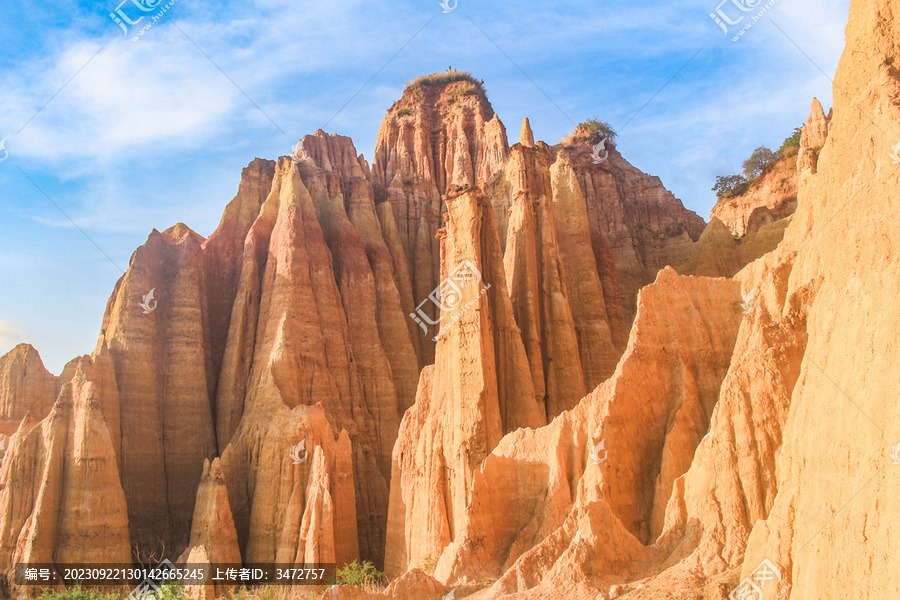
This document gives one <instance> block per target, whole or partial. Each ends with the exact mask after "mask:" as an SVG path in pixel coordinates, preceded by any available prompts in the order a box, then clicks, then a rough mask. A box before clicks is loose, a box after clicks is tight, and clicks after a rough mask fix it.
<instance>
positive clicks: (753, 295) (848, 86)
mask: <svg viewBox="0 0 900 600" xmlns="http://www.w3.org/2000/svg"><path fill="white" fill-rule="evenodd" d="M897 14H900V0H852V2H851V7H850V19H849V23H848V26H847V30H846V33H847V48H846V50H845V52H844V54H843V56H842V58H841V61H840V65H839V68H838V71H837V74H836V76H835V90H836V91H835V94H834V107H833V110H832V114H831V117H830V118H826V117H825V112H824V111H823V109H822V106H821V105H820V104H819V102H818V101H814V102H813V105H812V109H811V114H810V117H809V120H808V121H807V124H806V127H805V128H804V131H803V137H802V139H801V147H800V151H799V153H798V155H797V157H796V159H795V160H792V161H789V162H788V161H785V162H784V163H783V164H781V165H780V166H779V167H778V169H780V170H778V172H777V173H774V174H771V176H770V178H771V179H772V180H771V181H768V182H763V183H762V184H761V186H760V187H759V188H758V189H756V190H754V191H753V193H752V194H753V197H752V198H750V197H749V196H748V197H744V198H742V199H741V200H740V201H739V202H736V204H737V205H736V206H721V207H717V209H715V210H714V213H713V216H714V218H712V219H711V222H710V223H709V224H708V225H706V224H704V222H703V220H702V219H701V218H700V217H698V216H697V215H695V214H694V213H692V212H690V211H688V210H686V209H685V208H684V207H683V206H682V205H681V203H680V201H678V200H677V199H676V198H675V197H674V196H672V194H671V193H669V192H668V191H667V190H666V189H665V188H664V187H663V185H662V183H661V182H660V181H659V180H658V179H656V178H654V177H652V176H649V175H646V174H644V173H642V172H640V171H639V170H638V169H636V168H635V167H633V166H632V165H630V164H629V163H628V162H627V161H626V160H625V159H624V158H623V157H622V156H621V154H619V152H618V151H617V150H616V149H615V148H614V147H611V148H610V149H609V156H608V160H606V161H604V162H602V163H600V164H595V162H594V161H593V160H592V159H591V156H590V154H591V144H590V140H589V139H585V138H583V137H578V136H575V137H574V138H572V139H571V140H570V141H571V143H567V145H566V146H563V145H554V146H551V145H548V144H546V143H544V142H541V141H535V140H534V136H533V134H532V131H531V128H530V125H529V123H528V121H527V120H526V121H525V123H524V124H523V126H522V131H521V134H520V138H519V141H518V143H515V144H512V145H510V144H509V143H508V140H507V134H506V129H505V126H504V125H503V123H502V122H501V121H500V119H499V117H498V115H496V114H495V113H494V111H493V109H492V108H491V106H490V103H489V102H488V100H487V96H486V94H485V91H484V88H483V86H482V85H481V84H480V83H479V82H477V81H475V80H473V79H471V78H468V77H460V78H457V80H455V81H450V82H446V81H444V80H439V79H435V78H431V79H430V78H422V79H420V80H416V82H414V83H413V84H412V85H410V86H409V87H408V88H407V90H406V92H405V93H404V95H403V98H401V99H400V100H399V101H398V102H397V103H395V104H394V106H392V107H391V108H390V110H389V111H388V113H387V114H386V115H385V117H384V120H383V122H382V124H381V128H380V131H379V136H378V142H377V146H376V150H375V155H374V156H375V158H374V160H373V162H372V164H371V165H370V164H369V163H368V162H367V161H366V160H365V158H364V157H363V156H362V155H360V154H359V153H358V152H357V150H356V148H355V147H354V145H353V143H352V141H351V140H350V139H349V138H347V137H343V136H339V135H328V134H326V133H325V132H323V131H317V132H315V133H314V134H313V135H307V136H305V137H304V138H303V140H302V141H303V145H302V147H303V152H302V153H301V154H298V155H297V156H294V157H281V158H279V159H278V160H277V161H270V160H264V159H256V160H254V161H253V162H252V163H251V164H250V165H249V166H248V167H247V168H245V169H244V171H243V174H242V178H241V183H240V186H239V189H238V192H237V195H236V196H235V198H234V199H233V200H232V201H231V202H230V203H228V205H227V207H226V208H225V212H224V214H223V216H222V219H221V222H220V224H219V226H218V228H217V229H216V231H215V232H214V233H212V234H211V235H210V236H209V237H208V238H204V237H202V236H200V235H198V234H197V233H195V232H193V231H191V230H190V229H189V228H188V227H187V226H185V225H183V224H178V225H175V226H174V227H172V228H170V229H168V230H166V231H163V232H159V231H155V230H154V231H153V232H152V233H151V235H150V236H149V238H148V239H147V242H146V243H145V244H144V245H143V246H141V247H140V248H138V250H137V251H135V253H134V254H133V256H132V258H131V261H130V265H129V268H128V270H127V272H126V273H125V274H124V275H123V277H122V278H121V279H120V280H119V281H118V283H117V284H116V287H115V289H114V290H113V293H112V295H111V297H110V299H109V302H108V304H107V308H106V312H105V314H104V317H103V325H102V329H101V332H100V336H99V339H98V342H97V346H96V348H95V349H94V351H93V352H92V353H91V354H90V355H88V356H82V357H78V358H76V359H74V360H73V361H71V362H70V363H69V364H68V365H66V367H65V369H64V370H63V372H62V373H61V374H60V375H59V376H55V375H53V374H51V373H49V372H48V371H47V370H46V369H45V368H44V367H43V365H42V363H41V359H40V357H39V355H38V353H37V351H36V350H35V349H33V348H31V347H30V346H28V345H20V346H18V347H16V348H15V349H14V350H12V351H11V352H10V353H8V354H6V355H5V356H3V357H0V442H2V444H0V456H2V464H0V567H2V575H3V577H5V580H6V584H7V588H9V587H10V586H12V581H13V576H14V571H15V565H16V564H17V563H23V562H34V563H36V562H69V563H77V562H95V563H97V562H123V563H124V562H132V561H136V562H149V561H152V560H155V559H158V558H160V557H166V558H169V559H170V560H172V561H182V562H191V563H194V562H199V563H204V562H209V563H233V562H244V563H261V562H279V563H304V562H307V563H309V562H325V563H337V564H338V565H344V564H347V563H350V562H351V561H353V560H368V561H371V562H373V563H374V564H375V565H376V566H377V567H378V568H380V569H383V570H384V571H385V572H386V574H387V576H388V578H389V579H390V580H392V582H391V583H390V585H388V586H387V587H386V588H385V589H384V590H382V591H381V592H379V593H377V594H376V593H374V592H371V591H366V590H363V589H359V588H355V587H352V586H336V587H333V588H331V589H328V590H325V591H324V593H323V596H322V597H323V598H332V599H334V600H338V599H341V598H348V599H349V598H358V599H363V598H369V599H372V598H385V599H407V598H408V599H413V598H435V599H437V598H441V597H444V596H445V595H447V594H452V595H453V596H452V597H453V598H462V597H471V598H473V599H485V600H486V599H493V598H501V597H502V598H518V599H523V600H524V599H537V598H551V599H554V598H555V599H560V600H562V599H566V600H573V599H582V598H584V599H588V598H591V599H594V598H603V599H612V598H619V597H627V598H630V599H646V600H656V599H659V600H661V599H669V598H678V599H685V600H689V599H690V600H693V599H696V598H710V599H720V600H722V599H724V598H726V597H729V594H732V593H733V592H734V590H736V589H737V590H740V588H741V586H744V585H745V584H746V582H747V581H752V582H754V585H756V584H762V585H761V588H760V589H759V590H758V592H756V593H757V596H754V597H759V598H766V599H769V600H771V599H774V598H779V599H790V598H795V599H797V600H799V599H802V598H873V599H880V598H891V597H893V596H894V595H896V593H897V592H898V591H900V559H897V558H894V554H893V553H892V552H891V551H890V548H891V547H892V545H891V542H890V540H891V539H894V538H895V537H896V536H897V534H898V531H897V529H898V527H900V525H898V524H897V522H896V521H895V520H894V519H893V518H892V517H893V516H894V514H895V513H896V511H895V510H894V509H893V508H892V507H893V506H894V505H895V501H894V493H895V492H896V489H897V477H900V466H898V464H900V412H898V411H897V408H896V406H897V403H896V401H895V400H894V399H893V398H894V396H895V395H896V390H897V374H896V368H895V367H896V365H897V364H898V363H900V356H898V353H900V346H898V344H897V342H896V338H897V335H898V333H900V312H898V310H897V303H896V287H897V282H898V280H900V259H898V252H897V251H896V248H897V247H898V246H900V228H898V227H897V226H896V222H897V221H898V220H900V203H898V202H897V194H896V190H897V189H898V183H900V181H898V180H900V165H897V164H895V163H894V161H893V160H892V158H891V155H890V150H891V148H892V147H893V146H894V145H895V144H896V142H897V139H900V126H898V123H900V77H898V74H897V71H896V68H895V67H894V66H893V65H894V63H895V61H896V59H897V56H898V50H900V20H895V19H894V18H893V16H894V15H897ZM445 79H446V78H445ZM804 101H808V99H805V100H804ZM782 171H783V172H782ZM782 180H789V181H788V183H784V182H783V181H782ZM794 196H796V197H794ZM786 202H788V203H792V204H791V206H790V207H789V208H785V207H786V204H785V203H786ZM791 213H792V214H791ZM151 289H154V290H155V298H156V301H157V305H156V306H155V308H154V309H153V310H147V308H146V307H145V308H142V306H141V303H142V302H143V298H144V296H145V295H146V294H147V292H149V291H150V290H151ZM895 463H897V464H895ZM764 561H768V563H764ZM760 564H767V565H771V566H772V567H774V568H775V569H776V571H774V572H773V574H772V575H771V577H769V578H767V580H766V581H758V580H755V579H754V574H756V573H758V571H757V569H758V567H759V565H760ZM891 565H893V566H891ZM226 592H228V590H227V589H226V588H222V587H216V586H213V585H208V586H205V587H203V588H202V589H199V590H194V591H193V592H192V593H194V595H195V597H202V598H210V599H211V598H214V597H216V596H218V595H221V594H223V593H226Z"/></svg>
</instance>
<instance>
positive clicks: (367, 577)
mask: <svg viewBox="0 0 900 600" xmlns="http://www.w3.org/2000/svg"><path fill="white" fill-rule="evenodd" d="M382 581H384V573H382V572H381V571H379V570H378V569H376V568H375V565H373V564H372V563H370V562H369V561H367V560H364V561H363V562H362V563H360V562H359V561H356V560H354V561H353V562H352V563H350V564H347V565H344V566H343V567H340V568H339V569H338V570H337V582H338V585H355V586H357V587H364V586H366V585H370V584H378V583H381V582H382Z"/></svg>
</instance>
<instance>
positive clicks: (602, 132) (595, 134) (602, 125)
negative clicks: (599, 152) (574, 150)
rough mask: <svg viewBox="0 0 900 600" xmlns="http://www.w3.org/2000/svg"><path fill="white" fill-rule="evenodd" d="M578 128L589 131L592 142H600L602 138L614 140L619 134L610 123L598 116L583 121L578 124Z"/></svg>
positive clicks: (589, 138)
mask: <svg viewBox="0 0 900 600" xmlns="http://www.w3.org/2000/svg"><path fill="white" fill-rule="evenodd" d="M578 129H581V130H583V131H584V132H586V133H587V135H588V140H589V141H590V142H591V143H594V142H599V141H600V140H602V139H607V140H609V141H614V140H615V139H616V136H617V135H618V134H617V133H616V131H615V130H614V129H613V128H612V126H611V125H610V124H609V123H607V122H606V121H601V120H600V119H597V118H593V119H588V120H587V121H582V122H581V123H579V124H578Z"/></svg>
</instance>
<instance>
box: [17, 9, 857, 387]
mask: <svg viewBox="0 0 900 600" xmlns="http://www.w3.org/2000/svg"><path fill="white" fill-rule="evenodd" d="M759 1H760V0H728V2H727V4H724V5H722V11H724V12H725V13H726V14H727V15H729V17H730V18H731V19H733V20H734V19H736V18H737V17H738V16H739V15H742V14H754V12H749V13H743V12H741V11H740V10H738V9H737V8H736V5H735V4H733V3H739V2H744V5H745V6H756V3H757V2H759ZM140 2H143V3H144V6H145V7H150V8H152V10H150V11H149V12H142V11H141V10H139V9H138V8H137V6H136V3H140ZM169 2H172V0H126V2H125V3H123V4H121V5H120V4H119V0H116V1H110V2H106V1H105V0H104V1H98V2H78V1H74V0H58V1H56V2H54V3H52V4H51V3H48V2H45V1H38V0H21V1H19V2H5V3H3V4H2V6H0V41H2V48H3V49H2V52H3V55H4V60H2V61H0V107H2V110H0V139H4V138H5V140H6V141H5V150H2V149H0V160H2V162H0V354H2V353H5V352H6V351H8V350H9V349H11V348H12V347H13V346H14V345H15V344H17V343H19V342H22V341H28V342H31V343H32V344H34V345H35V347H37V348H38V350H39V351H40V352H41V355H42V357H43V358H44V361H45V364H46V365H47V367H48V368H50V369H51V370H52V371H53V372H55V373H58V372H59V371H60V370H61V368H62V366H63V365H64V364H65V362H67V361H68V360H69V359H71V358H73V357H75V356H77V355H79V354H85V353H89V352H90V351H91V350H92V349H93V347H94V345H95V343H96V339H97V335H98V334H99V330H100V323H101V317H102V314H103V310H104V308H105V305H106V301H107V299H108V297H109V295H110V293H111V292H112V288H113V285H114V283H115V281H116V279H118V277H119V276H121V274H122V272H121V270H120V269H121V268H125V267H126V266H127V265H128V259H129V256H130V255H131V253H132V252H133V251H134V249H135V248H136V247H137V246H139V245H140V244H142V243H143V242H144V240H145V239H146V237H147V234H148V233H149V232H150V231H151V229H153V228H157V229H160V230H161V229H165V228H167V227H169V226H171V225H173V224H174V223H176V222H184V223H187V224H188V225H189V226H190V227H191V228H193V229H194V230H195V231H197V232H199V233H200V234H202V235H209V234H210V233H212V231H213V230H214V229H215V226H216V224H217V223H218V220H219V217H220V216H221V213H222V209H223V208H224V206H225V204H226V202H227V201H228V200H230V199H231V198H232V197H233V196H234V193H235V191H236V189H237V184H238V181H239V179H240V173H241V168H242V167H244V166H246V165H247V163H249V162H250V161H251V160H253V158H255V157H267V158H276V157H277V156H279V155H285V154H288V153H289V151H290V148H291V146H292V145H293V144H295V143H296V141H297V139H299V138H300V137H301V136H302V135H303V134H306V133H312V132H313V131H315V130H317V129H319V128H324V129H325V130H326V131H327V132H329V133H332V132H336V133H341V134H344V135H349V136H351V137H352V138H353V140H354V142H355V144H356V147H357V149H358V150H359V151H360V152H362V153H363V154H365V156H366V157H367V158H368V159H370V160H371V156H372V150H373V148H374V145H375V138H376V135H377V133H378V126H379V124H380V121H381V118H382V116H383V115H384V112H385V111H386V109H387V108H388V107H389V106H390V105H391V103H392V102H393V101H394V100H396V99H397V98H399V97H400V95H401V94H402V91H403V87H404V85H405V83H406V82H407V81H408V80H410V79H412V78H414V77H416V76H418V75H422V74H426V73H432V72H436V71H441V70H444V69H446V68H447V67H448V66H452V67H454V68H457V69H465V70H468V71H471V72H472V73H473V74H474V75H475V76H476V77H479V78H483V79H484V80H485V85H486V87H487V90H488V95H489V98H490V100H491V103H492V104H493V106H494V109H495V110H496V111H497V112H498V113H499V115H500V118H501V119H502V120H503V122H504V123H505V124H506V126H507V129H508V131H509V136H510V138H511V141H515V140H516V139H518V132H519V127H520V124H521V120H522V117H525V116H528V117H529V118H530V120H531V123H532V127H533V129H534V133H535V137H536V138H539V139H543V140H545V141H547V142H550V143H552V142H555V141H557V140H558V139H559V138H561V137H562V136H563V135H564V134H565V133H567V132H568V131H570V130H571V129H572V128H573V122H577V121H581V120H584V119H585V118H588V117H594V116H596V117H598V118H601V119H603V120H606V121H608V122H610V123H611V124H612V125H613V127H614V128H616V129H617V130H618V131H619V141H618V148H619V150H620V151H621V152H622V154H623V155H624V156H625V158H627V159H628V160H629V161H630V162H631V163H632V164H634V165H635V166H637V167H638V168H640V169H642V170H643V171H645V172H647V173H651V174H654V175H658V176H659V177H660V178H661V180H662V181H663V183H664V184H665V185H666V187H668V188H669V189H670V190H672V191H673V192H674V193H675V195H676V196H678V197H679V198H681V200H682V201H683V202H684V204H685V205H686V206H687V207H688V208H690V209H692V210H694V211H696V212H697V213H699V214H700V215H701V216H702V217H704V218H708V215H709V210H710V208H711V207H712V205H713V204H714V200H715V197H714V195H713V194H712V192H711V191H710V189H709V188H710V187H711V186H712V184H713V182H714V180H715V176H716V175H717V174H726V173H733V172H737V171H739V169H740V164H741V162H742V161H743V159H744V158H746V157H747V156H748V155H749V154H750V152H751V151H752V150H753V148H755V147H757V146H759V145H762V144H765V145H768V146H770V147H773V148H777V147H778V145H780V143H781V142H782V141H783V140H784V138H785V137H786V136H787V135H788V134H789V133H790V132H791V131H792V130H793V128H794V127H796V126H798V125H800V124H801V123H802V122H803V121H804V120H805V118H806V116H807V114H808V112H809V104H810V101H811V100H812V97H813V96H817V97H819V99H820V100H821V101H822V103H823V105H825V106H826V110H827V107H829V106H830V105H831V82H830V81H829V78H830V77H832V76H833V74H834V71H835V68H836V66H837V61H838V58H839V57H840V53H841V51H842V49H843V30H844V25H845V23H846V17H847V12H848V7H849V0H817V1H813V0H776V2H775V3H774V5H773V6H772V7H771V8H770V9H769V10H768V12H767V13H766V16H765V17H763V18H762V19H760V20H759V21H758V22H756V23H755V24H754V25H753V27H752V28H751V29H749V30H748V31H746V33H745V34H744V35H743V36H742V37H741V38H740V39H739V40H738V41H737V42H732V41H731V34H729V36H727V37H726V36H725V34H723V32H722V30H721V29H720V28H719V27H718V26H717V25H716V24H715V23H714V22H713V21H712V19H710V17H709V13H711V12H713V11H714V10H715V9H716V8H717V5H718V0H685V1H682V2H679V3H677V4H673V3H670V2H660V1H658V0H646V1H643V2H636V1H635V0H607V1H605V2H600V1H591V2H577V1H567V0H556V1H546V2H545V1H533V2H530V3H523V2H515V3H513V2H475V1H474V0H458V4H457V6H456V8H455V9H454V10H452V11H450V12H447V13H444V12H443V11H442V7H441V6H439V3H438V1H437V0H427V1H425V0H421V1H417V2H387V1H380V0H368V1H355V0H354V1H336V2H309V1H307V0H293V1H281V0H256V1H254V0H243V1H241V2H236V1H235V2H231V1H228V0H223V1H220V2H215V3H212V2H200V0H174V4H173V5H172V6H171V7H170V8H169V9H168V10H167V12H166V14H165V15H163V16H162V18H160V19H159V20H158V21H157V22H155V23H154V24H153V25H152V27H151V28H150V29H148V30H146V31H145V32H144V33H143V35H142V36H141V37H140V38H139V39H138V40H137V41H132V39H131V38H132V37H133V36H134V35H136V34H137V32H138V31H140V29H141V27H142V26H144V25H146V24H147V23H149V22H150V18H151V17H152V16H153V15H155V14H157V13H158V11H159V10H160V9H161V8H162V7H163V6H165V5H166V4H167V3H169ZM765 4H766V2H762V3H761V4H759V6H758V7H757V9H756V10H759V9H761V8H762V7H763V6H764V5H765ZM448 5H449V6H453V1H452V0H448ZM116 8H119V9H120V10H121V11H122V12H123V13H124V14H125V15H126V16H128V17H129V18H131V19H132V20H136V19H137V16H138V15H142V14H145V15H147V16H146V17H145V18H144V19H143V21H141V22H139V23H138V24H137V25H135V26H133V27H131V28H129V36H128V37H126V36H125V35H124V33H123V30H122V29H121V28H120V27H119V25H117V24H116V23H115V22H114V21H113V19H111V18H110V16H109V14H110V12H113V11H115V10H116ZM748 20H749V18H745V19H744V21H743V22H742V23H741V24H739V25H737V26H734V27H732V28H731V30H732V32H734V31H737V29H738V28H739V27H740V25H743V24H744V23H746V22H747V21H748ZM779 28H780V29H781V30H783V32H782V31H779ZM345 104H346V106H344V105H345ZM342 107H343V109H342V110H341V108H342ZM7 152H8V155H7V154H6V153H7ZM4 157H5V159H4ZM57 206H58V207H59V208H57ZM60 209H61V210H60ZM61 211H62V212H61ZM63 213H65V215H64V214H63ZM66 215H67V216H66ZM69 219H71V220H72V221H74V223H75V224H77V227H76V226H75V225H73V223H72V222H70V220H69Z"/></svg>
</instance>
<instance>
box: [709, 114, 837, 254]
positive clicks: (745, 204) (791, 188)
mask: <svg viewBox="0 0 900 600" xmlns="http://www.w3.org/2000/svg"><path fill="white" fill-rule="evenodd" d="M819 108H820V110H821V106H820V107H819ZM823 118H824V115H823ZM803 156H804V153H802V152H801V153H799V154H795V155H794V156H789V157H781V158H779V159H778V160H777V161H776V162H775V164H773V165H772V166H771V167H770V168H769V169H768V170H767V171H766V172H765V173H764V174H763V175H762V176H760V178H759V179H758V180H756V181H754V182H753V183H751V184H750V187H749V188H748V189H747V191H745V192H744V193H743V194H739V195H737V196H729V197H727V198H721V199H719V201H718V202H717V203H716V205H715V206H714V207H713V209H712V211H711V212H710V215H709V220H710V222H712V221H713V220H715V219H718V220H719V221H721V222H722V223H724V224H725V225H726V226H727V227H728V229H729V230H730V231H731V233H732V234H733V235H734V236H735V237H738V238H740V237H743V236H744V235H746V234H747V233H748V232H749V231H750V230H752V229H753V228H754V226H755V227H758V226H759V225H760V224H763V223H764V222H766V221H768V222H773V221H778V220H781V219H784V218H786V217H789V216H790V215H792V214H793V213H794V211H795V210H796V209H797V188H798V177H799V174H798V169H799V168H800V164H801V162H800V160H799V159H800V158H801V157H803ZM761 221H762V222H761ZM745 264H746V263H745Z"/></svg>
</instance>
